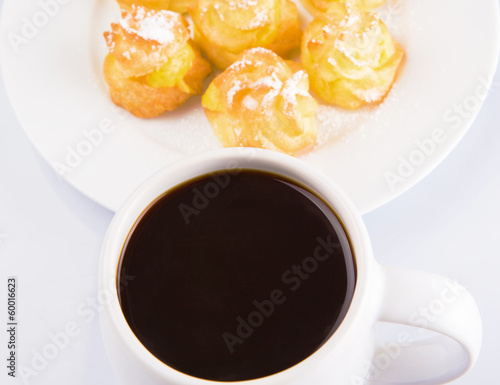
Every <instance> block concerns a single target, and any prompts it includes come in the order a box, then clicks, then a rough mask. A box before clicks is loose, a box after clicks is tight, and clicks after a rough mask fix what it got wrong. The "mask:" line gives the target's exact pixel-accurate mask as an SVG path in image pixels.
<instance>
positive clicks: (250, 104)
mask: <svg viewBox="0 0 500 385" xmlns="http://www.w3.org/2000/svg"><path fill="white" fill-rule="evenodd" d="M308 90H309V81H308V76H307V73H306V72H305V71H304V70H303V69H302V68H301V66H300V65H299V64H298V63H295V62H291V61H286V60H283V59H282V58H280V57H279V56H278V55H276V54H275V53H273V52H272V51H270V50H267V49H264V48H253V49H249V50H247V51H245V52H244V53H243V54H242V55H241V57H240V59H239V60H238V61H236V62H235V63H234V64H232V65H231V66H230V67H228V68H227V69H226V70H225V71H224V72H223V73H222V74H220V75H219V76H217V77H216V78H215V79H214V81H213V82H212V83H211V84H210V86H209V87H208V89H207V91H206V92H205V94H204V95H203V98H202V105H203V107H204V108H205V113H206V116H207V118H208V120H209V122H210V123H211V125H212V127H213V129H214V132H215V134H216V136H217V137H218V138H219V140H220V141H221V142H222V144H223V145H224V146H225V147H260V148H266V149H270V150H275V151H280V152H284V153H287V154H290V155H293V154H294V153H296V152H297V151H300V150H302V149H304V148H307V147H308V146H311V145H312V144H313V143H314V142H315V140H316V121H315V113H316V110H317V108H318V104H317V102H316V100H314V98H313V97H312V96H311V95H310V94H309V92H308Z"/></svg>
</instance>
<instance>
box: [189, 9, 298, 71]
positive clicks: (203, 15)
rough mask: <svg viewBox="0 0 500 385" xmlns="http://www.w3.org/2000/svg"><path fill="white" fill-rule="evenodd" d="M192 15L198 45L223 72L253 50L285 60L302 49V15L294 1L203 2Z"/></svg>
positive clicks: (192, 10)
mask: <svg viewBox="0 0 500 385" xmlns="http://www.w3.org/2000/svg"><path fill="white" fill-rule="evenodd" d="M189 13H190V15H191V17H192V19H193V24H194V37H195V41H196V42H197V43H199V44H200V46H201V48H202V49H203V51H204V52H205V54H206V55H207V57H208V58H209V59H210V61H211V62H212V63H214V64H215V65H216V66H217V67H218V68H221V69H225V68H226V67H227V66H229V65H230V64H231V63H234V62H235V61H236V60H237V58H238V56H239V55H240V54H241V53H242V52H243V51H244V50H246V49H249V48H255V47H264V48H268V49H271V50H272V51H274V52H275V53H277V54H278V55H281V56H284V55H286V54H288V53H289V52H290V51H291V50H292V49H294V48H297V47H298V46H299V45H300V38H301V35H302V31H301V29H300V24H299V13H298V10H297V7H296V5H295V4H294V3H293V2H291V1H290V0H238V1H234V0H199V1H198V3H197V4H196V5H195V6H194V7H192V8H191V9H190V10H189Z"/></svg>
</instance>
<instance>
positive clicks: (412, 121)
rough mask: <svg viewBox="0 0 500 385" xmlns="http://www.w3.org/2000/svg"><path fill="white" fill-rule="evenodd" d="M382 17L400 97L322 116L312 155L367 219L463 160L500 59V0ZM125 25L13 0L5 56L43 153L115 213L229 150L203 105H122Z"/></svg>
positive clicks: (469, 0) (8, 77)
mask: <svg viewBox="0 0 500 385" xmlns="http://www.w3.org/2000/svg"><path fill="white" fill-rule="evenodd" d="M301 12H303V11H301ZM380 12H381V14H382V16H383V18H384V20H386V21H387V24H388V26H389V29H390V30H391V32H392V33H393V36H394V37H395V38H396V40H398V41H399V42H400V43H401V44H402V45H403V46H404V48H405V50H406V52H407V57H406V61H405V64H404V68H403V70H402V72H401V74H400V76H399V78H398V79H397V82H396V84H395V86H394V88H393V90H392V91H391V93H390V95H389V96H388V98H387V99H386V100H385V102H384V103H383V104H382V105H380V106H377V107H367V108H363V109H361V110H359V111H354V112H351V111H344V110H341V109H337V108H333V107H327V106H322V107H321V108H320V111H319V113H318V122H319V131H320V135H319V136H320V137H319V144H318V145H317V146H316V148H315V149H314V150H312V151H310V152H308V153H307V154H306V155H303V156H301V158H302V159H303V160H304V161H305V162H308V163H310V164H312V165H314V166H316V167H317V168H319V169H321V170H322V171H324V172H325V173H326V174H327V175H328V176H330V177H331V178H332V179H333V180H334V181H335V182H336V183H337V184H338V185H340V187H341V188H343V189H344V190H345V191H346V193H347V194H348V195H349V196H350V197H351V199H352V200H353V201H354V203H355V204H356V206H357V207H358V208H359V210H360V211H361V212H362V213H366V212H368V211H370V210H372V209H374V208H376V207H378V206H380V205H382V204H383V203H385V202H388V201H389V200H391V199H393V198H395V197H396V196H398V195H399V194H401V193H402V192H403V191H405V190H407V189H408V188H410V187H411V186H413V185H414V184H415V183H417V182H418V181H419V180H421V179H422V178H423V177H424V176H425V175H427V174H428V173H429V172H430V171H431V170H432V169H433V168H434V167H435V166H436V165H438V164H439V163H440V162H441V161H442V160H443V159H444V158H445V156H446V155H447V154H448V153H449V152H450V151H451V150H452V148H453V147H454V146H455V145H456V144H457V142H458V141H459V140H460V138H461V137H462V136H463V135H464V134H465V132H466V130H467V129H468V127H469V126H470V125H471V123H472V121H473V119H474V117H475V116H476V115H477V113H478V111H479V109H480V107H481V105H482V102H483V100H484V99H485V98H486V97H487V93H488V90H487V87H489V86H490V83H491V81H492V77H493V74H494V70H495V68H496V61H497V55H498V51H499V36H500V32H499V21H498V19H499V17H498V1H497V0H481V1H475V0H441V1H439V2H437V3H436V2H435V1H433V0H415V1H410V0H400V3H398V2H397V1H396V0H394V1H391V0H389V5H388V6H387V5H386V6H385V7H383V8H382V9H381V10H380ZM118 17H119V10H118V7H117V5H116V4H115V2H114V0H86V1H77V0H45V1H38V0H5V3H4V8H3V12H2V25H1V39H2V40H1V47H0V57H1V64H2V68H3V72H4V76H5V84H6V87H7V90H8V93H9V95H10V98H11V101H12V105H13V107H14V109H15V111H16V113H17V115H18V117H19V120H20V122H21V124H22V126H23V127H24V129H25V131H26V133H27V135H28V136H29V138H30V140H31V141H32V143H33V144H34V146H35V147H36V148H37V149H38V151H39V152H40V153H41V155H42V156H43V157H44V158H45V159H46V160H47V161H48V162H49V163H50V164H51V165H53V166H54V167H55V168H56V169H57V170H58V171H59V172H61V173H62V174H63V176H64V178H65V179H66V180H67V181H68V182H69V183H71V184H72V185H73V186H74V187H76V188H77V189H78V190H80V191H81V192H83V193H84V194H85V195H87V196H88V197H90V198H91V199H93V200H95V201H96V202H98V203H100V204H102V205H103V206H105V207H107V208H109V209H111V210H116V209H118V207H119V206H120V205H121V203H122V202H123V201H124V200H125V198H126V197H127V196H128V195H129V193H130V192H132V190H134V189H135V188H136V187H137V186H138V185H139V184H140V183H141V182H142V181H143V180H144V179H146V178H147V177H148V176H150V175H151V174H153V173H154V172H155V171H157V170H158V169H160V168H161V167H162V166H164V165H167V164H168V163H170V162H172V161H174V160H176V159H179V158H181V157H184V156H186V155H188V154H191V153H197V152H200V151H206V150H209V149H214V148H218V147H220V144H219V142H218V141H217V139H216V138H215V137H214V135H213V133H212V131H211V128H210V126H209V124H208V122H207V121H206V119H205V116H204V114H203V111H202V109H201V107H200V97H195V98H192V99H191V100H190V101H189V102H188V103H187V105H185V106H183V107H181V108H180V109H178V110H177V111H175V112H173V113H170V114H168V113H167V114H165V115H163V116H162V117H160V118H157V119H153V120H140V119H136V118H134V117H132V116H131V115H130V114H128V113H127V112H125V111H123V110H121V109H118V108H116V107H114V105H113V104H112V103H111V101H110V100H109V97H108V95H107V86H106V84H105V83H104V81H103V79H102V76H101V63H102V60H103V58H104V55H105V54H106V47H105V44H104V40H103V38H102V32H103V31H104V30H106V29H107V28H108V26H109V24H110V22H111V21H113V20H116V19H117V18H118ZM303 18H304V20H303V22H304V23H305V22H306V18H305V16H304V14H303ZM495 86H496V87H498V85H495Z"/></svg>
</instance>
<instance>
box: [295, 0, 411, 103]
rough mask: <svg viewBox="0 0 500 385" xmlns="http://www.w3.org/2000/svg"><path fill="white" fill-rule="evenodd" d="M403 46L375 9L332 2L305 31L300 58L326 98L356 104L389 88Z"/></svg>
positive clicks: (377, 98) (376, 97) (380, 95)
mask: <svg viewBox="0 0 500 385" xmlns="http://www.w3.org/2000/svg"><path fill="white" fill-rule="evenodd" d="M403 57H404V51H403V49H402V48H401V46H400V45H399V44H398V43H396V42H395V41H394V40H393V39H392V37H391V35H390V33H389V31H388V29H387V27H386V26H385V24H384V23H383V21H382V20H380V18H379V17H378V16H377V15H376V14H375V13H373V12H368V11H361V10H359V9H356V8H354V7H352V6H351V5H349V4H346V3H339V4H336V5H334V6H332V7H331V8H330V9H329V10H328V12H326V13H324V14H321V15H320V16H318V17H317V18H316V19H314V20H313V21H312V22H311V23H310V24H309V26H308V27H307V28H306V30H305V31H304V36H303V39H302V52H301V61H302V64H303V65H304V67H305V68H306V69H307V71H308V73H309V76H310V78H311V89H312V90H313V91H314V92H315V93H316V94H318V96H319V97H321V99H323V100H324V101H326V102H327V103H331V104H337V105H340V106H342V107H345V108H349V109H356V108H359V107H361V106H362V105H364V104H367V103H376V102H379V101H381V100H382V99H383V98H384V97H385V96H386V95H387V93H388V92H389V91H390V89H391V87H392V84H393V82H394V80H395V77H396V74H397V71H398V68H399V66H400V64H401V62H402V59H403Z"/></svg>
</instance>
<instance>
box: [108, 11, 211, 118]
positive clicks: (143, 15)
mask: <svg viewBox="0 0 500 385" xmlns="http://www.w3.org/2000/svg"><path fill="white" fill-rule="evenodd" d="M187 26H188V24H187V21H186V20H185V19H184V18H183V17H182V16H181V15H180V14H178V13H175V12H171V11H154V10H147V9H145V8H143V7H134V9H133V11H132V12H130V13H129V12H125V11H124V12H123V18H122V19H121V20H120V21H119V22H118V23H113V24H112V25H111V32H105V33H104V37H105V39H106V43H107V45H108V48H109V51H110V53H109V54H108V55H107V56H106V59H105V60H104V66H103V72H104V79H105V80H106V82H107V83H108V85H109V92H110V95H111V99H112V100H113V102H114V103H115V104H117V105H119V106H121V107H123V108H125V109H127V110H128V111H130V112H131V113H132V114H134V115H135V116H137V117H140V118H152V117H155V116H158V115H160V114H162V113H163V112H165V111H171V110H174V109H175V108H177V107H179V106H180V105H181V104H182V103H184V102H185V101H186V100H187V99H188V98H189V97H190V96H191V95H194V94H200V93H201V92H202V87H203V79H204V78H205V77H206V76H207V75H208V74H209V73H210V72H211V67H210V64H209V63H208V62H207V61H206V60H205V59H203V58H202V56H201V53H200V51H199V49H198V48H197V47H196V46H195V45H194V44H193V43H192V42H191V41H190V38H189V30H188V28H187Z"/></svg>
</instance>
